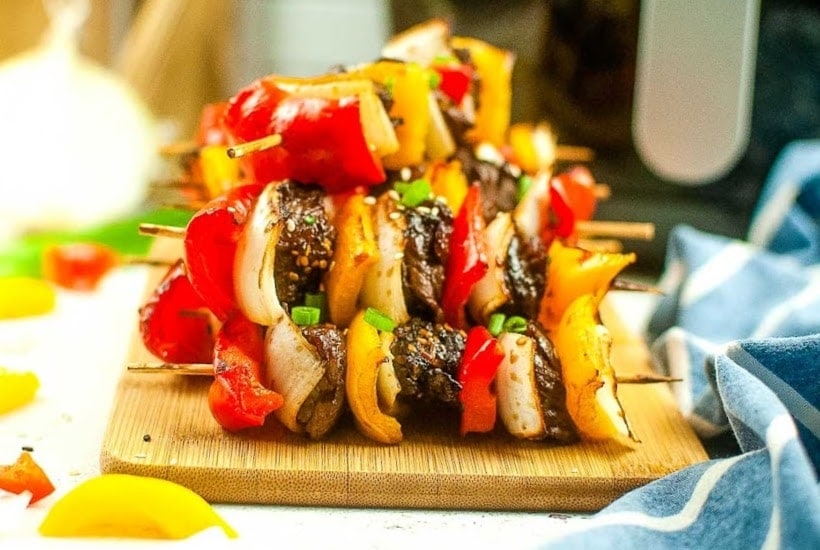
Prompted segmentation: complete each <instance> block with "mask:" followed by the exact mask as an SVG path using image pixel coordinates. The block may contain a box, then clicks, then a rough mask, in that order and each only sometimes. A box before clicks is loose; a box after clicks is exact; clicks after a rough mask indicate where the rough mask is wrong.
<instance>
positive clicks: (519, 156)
mask: <svg viewBox="0 0 820 550" xmlns="http://www.w3.org/2000/svg"><path fill="white" fill-rule="evenodd" d="M509 142H510V147H511V148H512V151H513V158H514V159H515V162H516V164H518V166H520V167H521V169H522V170H523V171H524V172H526V173H528V174H535V173H536V172H539V171H541V170H552V168H553V166H554V164H555V136H554V134H553V133H552V130H551V129H550V127H549V125H547V124H546V123H539V124H537V125H535V124H532V123H529V122H519V123H516V124H513V125H512V126H510V131H509Z"/></svg>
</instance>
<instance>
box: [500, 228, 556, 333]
mask: <svg viewBox="0 0 820 550" xmlns="http://www.w3.org/2000/svg"><path fill="white" fill-rule="evenodd" d="M548 263H549V256H548V255H547V249H546V247H545V246H544V243H543V241H541V240H540V239H527V238H524V237H521V236H520V235H518V234H516V235H514V236H513V238H512V240H511V241H510V246H509V248H508V249H507V258H506V266H505V269H504V286H505V287H506V288H507V290H508V291H509V294H510V301H509V302H507V304H505V307H504V309H505V311H506V312H508V313H509V314H511V315H521V316H523V317H525V318H527V319H535V318H537V317H538V308H539V304H540V303H541V298H542V297H543V296H544V291H545V289H546V282H547V264H548Z"/></svg>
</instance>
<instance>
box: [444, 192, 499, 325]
mask: <svg viewBox="0 0 820 550" xmlns="http://www.w3.org/2000/svg"><path fill="white" fill-rule="evenodd" d="M485 227H486V223H485V221H484V216H483V213H482V201H481V191H480V188H479V186H478V185H472V186H470V188H469V189H468V190H467V195H466V197H464V202H463V203H462V205H461V208H460V209H459V211H458V214H457V215H456V217H455V219H454V220H453V233H452V235H451V237H450V256H449V258H448V259H447V265H446V266H445V275H444V285H443V288H442V293H441V294H442V296H441V307H442V310H443V311H444V320H445V321H447V323H449V324H450V325H451V326H453V327H455V328H462V329H463V328H466V327H467V319H466V314H465V312H464V305H465V304H466V303H467V299H468V298H469V297H470V292H471V291H472V289H473V287H474V286H475V284H476V283H477V282H478V281H479V280H481V278H482V277H483V276H484V274H485V273H486V272H487V269H488V266H487V254H486V252H485V250H484V247H485V244H484V229H485Z"/></svg>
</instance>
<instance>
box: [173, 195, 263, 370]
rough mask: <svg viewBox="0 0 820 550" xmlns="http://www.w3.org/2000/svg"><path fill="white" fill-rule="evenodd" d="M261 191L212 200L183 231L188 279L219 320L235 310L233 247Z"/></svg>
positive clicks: (234, 250)
mask: <svg viewBox="0 0 820 550" xmlns="http://www.w3.org/2000/svg"><path fill="white" fill-rule="evenodd" d="M262 189H264V185H261V184H250V185H243V186H240V187H235V188H233V189H231V190H229V191H228V192H227V193H225V194H223V195H220V196H218V197H216V198H214V199H212V200H211V201H210V202H209V203H208V204H207V205H205V206H204V207H203V208H202V209H201V210H199V211H198V212H197V213H196V214H194V216H193V217H192V218H191V219H190V221H189V222H188V227H187V229H186V231H185V244H184V246H185V262H186V264H187V270H188V278H189V279H190V281H191V285H192V286H193V287H194V290H196V292H197V294H199V296H200V297H201V298H202V301H203V302H204V303H205V306H207V307H208V308H209V309H210V310H211V311H212V312H213V314H214V315H216V316H217V318H218V319H219V320H224V319H225V318H226V317H227V316H228V314H229V313H230V312H231V311H233V310H234V309H236V308H237V307H238V305H237V303H236V293H235V290H234V274H233V263H234V258H235V257H236V243H237V241H238V240H239V235H240V233H241V232H242V228H243V227H244V225H245V222H246V221H247V219H248V215H249V214H250V212H251V209H252V208H253V204H254V202H255V201H256V198H257V197H258V196H259V194H260V193H261V192H262ZM209 362H210V361H209Z"/></svg>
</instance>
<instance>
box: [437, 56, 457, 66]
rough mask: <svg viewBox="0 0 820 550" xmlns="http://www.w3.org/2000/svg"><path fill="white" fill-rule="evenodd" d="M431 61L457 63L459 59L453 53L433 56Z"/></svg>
mask: <svg viewBox="0 0 820 550" xmlns="http://www.w3.org/2000/svg"><path fill="white" fill-rule="evenodd" d="M433 63H439V64H443V63H459V60H458V58H457V57H456V56H454V55H437V56H435V57H434V58H433Z"/></svg>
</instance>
